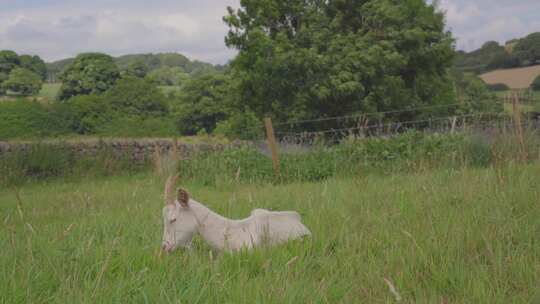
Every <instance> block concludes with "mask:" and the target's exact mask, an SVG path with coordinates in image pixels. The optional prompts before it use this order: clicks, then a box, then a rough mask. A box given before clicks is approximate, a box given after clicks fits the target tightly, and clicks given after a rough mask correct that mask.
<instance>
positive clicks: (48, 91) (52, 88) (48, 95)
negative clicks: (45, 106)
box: [38, 83, 62, 101]
mask: <svg viewBox="0 0 540 304" xmlns="http://www.w3.org/2000/svg"><path fill="white" fill-rule="evenodd" d="M61 85H62V84H61V83H44V84H43V87H42V88H41V91H40V92H39V94H38V97H43V98H45V99H47V100H49V101H51V100H54V99H55V98H56V95H57V94H58V91H59V90H60V86H61Z"/></svg>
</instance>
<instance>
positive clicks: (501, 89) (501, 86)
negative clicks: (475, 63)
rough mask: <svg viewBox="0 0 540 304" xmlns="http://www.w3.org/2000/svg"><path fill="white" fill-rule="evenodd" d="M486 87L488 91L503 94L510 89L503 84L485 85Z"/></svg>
mask: <svg viewBox="0 0 540 304" xmlns="http://www.w3.org/2000/svg"><path fill="white" fill-rule="evenodd" d="M486 86H487V88H488V90H490V91H493V92H504V91H508V90H510V87H509V86H507V85H506V84H504V83H494V84H487V85H486Z"/></svg>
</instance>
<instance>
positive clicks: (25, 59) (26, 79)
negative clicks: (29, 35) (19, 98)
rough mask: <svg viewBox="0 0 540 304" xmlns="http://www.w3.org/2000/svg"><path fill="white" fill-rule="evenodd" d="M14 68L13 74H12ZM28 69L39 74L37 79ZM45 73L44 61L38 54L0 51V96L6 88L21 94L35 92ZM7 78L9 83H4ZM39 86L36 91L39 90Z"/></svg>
mask: <svg viewBox="0 0 540 304" xmlns="http://www.w3.org/2000/svg"><path fill="white" fill-rule="evenodd" d="M15 70H16V72H15V74H13V75H12V73H13V72H14V71H15ZM29 71H30V72H33V73H35V74H37V75H39V77H38V79H37V80H36V78H35V76H34V75H33V74H31V73H29ZM45 75H46V67H45V62H43V60H42V59H41V58H39V56H30V55H21V56H18V55H17V53H15V52H13V51H6V50H5V51H0V96H1V95H4V94H5V93H6V90H11V91H14V92H16V93H19V94H21V95H33V94H36V93H37V92H36V88H37V87H39V88H40V87H41V82H42V81H43V80H45ZM10 77H12V79H10ZM8 80H10V81H9V83H5V82H7V81H8ZM8 86H9V87H8ZM39 88H38V89H37V91H39Z"/></svg>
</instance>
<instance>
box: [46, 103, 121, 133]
mask: <svg viewBox="0 0 540 304" xmlns="http://www.w3.org/2000/svg"><path fill="white" fill-rule="evenodd" d="M55 108H56V113H57V115H59V116H63V117H64V120H65V121H66V122H67V123H68V124H69V128H70V130H71V131H73V132H74V133H78V134H96V133H98V131H99V130H100V129H101V128H103V126H104V125H106V124H107V123H109V122H110V121H111V120H112V116H113V114H112V109H111V106H110V105H109V103H108V102H107V101H106V100H105V98H103V96H99V95H80V96H75V97H72V98H71V99H69V100H68V102H66V103H58V104H57V105H56V107H55Z"/></svg>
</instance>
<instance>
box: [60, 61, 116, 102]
mask: <svg viewBox="0 0 540 304" xmlns="http://www.w3.org/2000/svg"><path fill="white" fill-rule="evenodd" d="M119 77H120V73H119V71H118V67H117V66H116V64H115V63H114V60H113V58H112V57H111V56H109V55H105V54H101V53H86V54H80V55H78V56H77V57H76V58H75V60H74V61H73V63H71V65H69V66H68V67H67V68H66V70H65V71H64V72H63V73H62V75H61V76H60V80H62V87H61V88H60V92H59V98H60V99H61V100H66V99H69V98H70V97H72V96H77V95H89V94H101V93H103V92H105V91H107V90H108V89H110V88H111V87H112V86H114V84H115V82H116V80H117V79H118V78H119Z"/></svg>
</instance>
